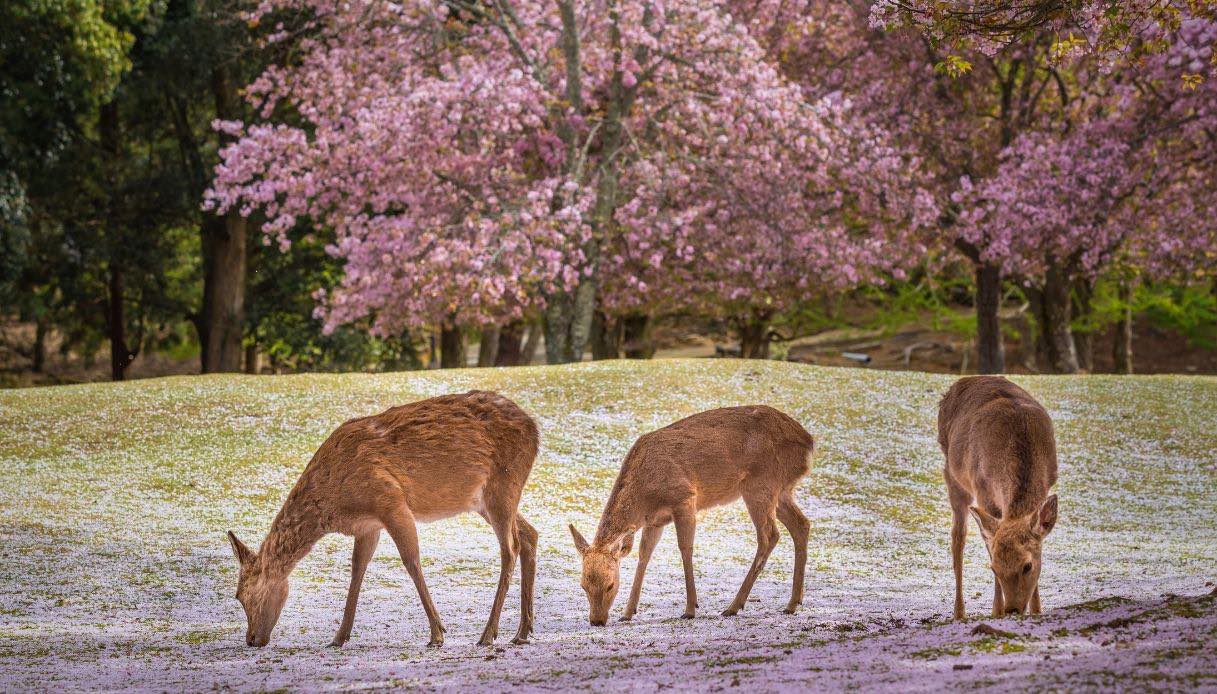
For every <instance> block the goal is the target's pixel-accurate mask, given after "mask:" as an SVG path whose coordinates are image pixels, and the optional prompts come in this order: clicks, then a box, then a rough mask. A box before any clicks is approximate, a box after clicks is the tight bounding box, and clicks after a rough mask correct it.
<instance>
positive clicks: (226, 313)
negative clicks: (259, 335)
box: [199, 66, 247, 373]
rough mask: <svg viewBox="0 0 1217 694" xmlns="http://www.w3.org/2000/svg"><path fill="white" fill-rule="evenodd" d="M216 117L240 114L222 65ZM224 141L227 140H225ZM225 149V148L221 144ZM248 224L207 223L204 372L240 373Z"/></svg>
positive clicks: (215, 78) (235, 220)
mask: <svg viewBox="0 0 1217 694" xmlns="http://www.w3.org/2000/svg"><path fill="white" fill-rule="evenodd" d="M211 88H212V95H213V97H214V98H215V107H216V117H217V118H220V119H222V120H231V119H233V118H236V117H237V116H238V115H239V110H240V102H239V100H238V95H237V90H236V87H235V86H234V84H233V82H232V79H231V77H230V76H229V74H228V71H227V69H226V68H224V67H223V66H220V67H217V68H216V69H215V71H214V72H213V73H212V80H211ZM221 139H222V140H223V139H224V138H221ZM221 144H224V143H223V142H221ZM246 227H247V223H246V220H245V218H244V217H242V216H241V215H240V213H239V211H238V210H232V211H230V212H229V213H228V214H226V215H224V216H223V217H221V218H217V217H214V216H211V215H208V217H207V219H206V220H205V222H204V223H203V226H202V233H203V308H202V311H201V312H200V313H201V315H200V321H199V324H200V330H199V341H200V342H201V343H202V345H201V347H202V350H201V353H200V360H201V362H202V363H201V366H202V371H203V373H213V372H220V371H240V370H241V352H242V350H241V338H242V337H243V336H244V331H245V236H246V231H247V229H246Z"/></svg>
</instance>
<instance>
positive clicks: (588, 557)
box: [570, 405, 814, 625]
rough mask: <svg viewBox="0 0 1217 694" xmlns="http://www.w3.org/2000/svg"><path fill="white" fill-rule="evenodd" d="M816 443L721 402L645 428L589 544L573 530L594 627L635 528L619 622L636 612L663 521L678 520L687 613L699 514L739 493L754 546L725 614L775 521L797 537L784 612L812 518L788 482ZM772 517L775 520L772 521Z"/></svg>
mask: <svg viewBox="0 0 1217 694" xmlns="http://www.w3.org/2000/svg"><path fill="white" fill-rule="evenodd" d="M813 446H814V443H813V441H812V438H811V435H810V434H808V433H807V431H806V430H805V429H803V427H802V426H800V425H799V423H798V422H796V421H794V420H793V419H791V418H790V417H788V416H787V415H785V414H783V413H781V412H779V411H777V410H775V409H773V408H772V407H766V406H764V405H759V406H750V407H727V408H722V409H717V410H710V411H708V412H702V413H700V414H695V415H693V416H691V417H687V418H685V419H682V420H680V421H679V422H676V423H674V424H671V425H669V426H666V427H664V428H663V429H659V430H657V431H653V432H651V433H649V434H645V435H643V436H642V437H640V438H639V439H638V441H637V442H636V443H635V444H634V447H633V448H632V449H630V452H629V454H628V455H627V456H626V458H625V462H623V463H622V465H621V472H620V473H619V474H618V476H617V481H616V483H615V484H614V485H613V491H612V492H611V493H610V495H609V499H608V503H607V504H606V505H605V507H604V514H603V515H602V516H601V519H600V526H599V528H598V529H597V530H596V536H595V539H594V540H593V541H592V542H591V543H588V542H587V541H586V540H584V539H583V536H582V535H580V534H579V532H578V531H577V530H575V528H574V526H573V525H572V526H571V528H570V529H571V534H572V535H573V536H574V538H575V546H576V548H577V549H578V550H579V553H580V554H581V555H582V557H583V577H582V585H583V589H584V590H585V591H586V592H587V595H588V602H589V603H590V606H591V614H590V620H591V622H592V624H597V625H602V624H604V623H605V621H607V619H608V612H609V609H610V608H611V607H612V603H613V600H614V598H616V595H617V588H618V583H619V580H618V579H619V578H620V573H621V557H623V556H625V555H626V554H628V553H629V551H630V549H631V547H632V546H633V540H634V533H635V532H636V531H637V530H639V529H640V528H641V529H642V544H641V547H640V549H639V554H638V568H637V570H636V573H635V575H634V584H633V586H632V587H631V590H630V601H629V605H628V606H627V607H626V611H625V615H624V616H623V617H622V619H623V620H628V619H630V618H631V617H633V616H634V613H635V612H636V611H637V609H638V599H639V595H640V593H641V590H642V578H643V575H644V574H645V572H646V566H647V562H648V561H650V558H651V552H652V551H653V550H654V549H655V544H656V543H657V542H659V538H660V535H661V534H662V533H663V526H665V525H667V524H668V523H673V524H674V525H675V526H676V539H677V543H678V544H679V546H680V553H681V558H682V559H683V562H684V569H685V612H684V615H683V616H684V617H686V618H691V617H693V616H694V613H695V610H696V608H697V591H696V588H695V587H694V584H693V535H694V530H695V528H696V523H697V521H696V518H697V512H698V511H702V510H705V509H708V508H711V507H713V506H720V505H722V504H728V503H731V502H732V501H735V500H736V499H738V498H740V497H741V496H742V497H743V499H744V503H745V504H746V505H747V506H748V513H749V515H751V517H752V522H753V523H754V524H755V525H756V533H757V550H756V556H755V558H754V559H753V561H752V566H751V568H750V569H749V570H748V574H747V576H746V577H745V578H744V583H743V585H742V586H741V587H740V589H739V593H738V594H737V595H736V596H735V600H733V601H732V603H731V606H730V607H728V608H727V610H726V611H725V612H724V613H723V614H724V615H728V616H729V615H734V614H735V613H736V612H738V611H739V610H740V608H742V607H743V606H744V601H745V600H747V598H748V593H749V592H750V591H751V590H752V584H753V583H754V582H755V581H756V577H757V575H758V574H759V573H760V571H761V569H762V568H763V567H764V566H765V561H766V560H767V559H768V558H769V553H770V552H771V551H773V547H774V545H776V544H777V541H778V531H777V524H776V520H779V519H780V520H781V522H782V523H783V524H784V525H785V526H786V528H787V530H789V531H790V534H791V537H792V538H793V539H794V545H795V571H794V587H793V590H792V593H791V596H790V603H789V604H788V605H787V606H786V611H787V612H794V611H795V609H796V608H797V607H798V606H799V604H801V603H802V601H803V574H804V572H805V567H806V563H807V536H808V530H809V528H810V523H809V522H808V521H807V518H806V517H804V516H803V513H802V512H801V511H800V510H799V507H798V506H797V505H796V504H795V501H794V488H795V486H796V485H797V484H798V482H799V480H800V479H802V477H803V476H804V475H806V474H807V471H808V469H809V467H810V460H811V453H812V449H813ZM775 516H776V518H775Z"/></svg>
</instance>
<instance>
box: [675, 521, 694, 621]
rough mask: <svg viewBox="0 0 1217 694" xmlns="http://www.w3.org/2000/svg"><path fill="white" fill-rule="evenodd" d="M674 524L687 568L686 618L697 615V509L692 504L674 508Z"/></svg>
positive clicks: (681, 556) (684, 616) (677, 541)
mask: <svg viewBox="0 0 1217 694" xmlns="http://www.w3.org/2000/svg"><path fill="white" fill-rule="evenodd" d="M672 524H673V525H675V526H676V544H677V545H678V546H679V547H680V560H681V563H682V564H684V568H685V611H684V614H682V615H680V616H681V617H683V618H684V619H693V617H694V616H696V615H697V586H696V585H695V583H694V581H693V536H694V535H695V534H696V533H697V511H696V508H695V507H694V506H693V505H692V504H686V505H684V506H678V507H676V508H674V509H672Z"/></svg>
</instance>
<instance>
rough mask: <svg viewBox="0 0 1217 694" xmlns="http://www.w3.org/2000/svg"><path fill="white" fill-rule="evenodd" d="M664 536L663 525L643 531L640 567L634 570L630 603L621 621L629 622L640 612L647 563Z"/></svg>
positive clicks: (647, 527) (639, 548)
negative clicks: (639, 603)
mask: <svg viewBox="0 0 1217 694" xmlns="http://www.w3.org/2000/svg"><path fill="white" fill-rule="evenodd" d="M662 535H663V526H662V525H648V526H646V527H644V528H643V529H642V543H641V544H640V545H639V547H638V567H637V568H636V569H634V585H632V586H630V602H629V604H628V605H626V606H625V614H623V615H621V621H623V622H628V621H630V619H632V618H633V617H634V614H635V613H636V612H638V599H639V598H640V597H641V596H642V577H643V576H644V575H645V574H646V572H647V563H649V562H650V561H651V552H654V551H655V545H657V544H659V538H660V536H662Z"/></svg>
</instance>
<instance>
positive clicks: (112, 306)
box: [106, 261, 136, 381]
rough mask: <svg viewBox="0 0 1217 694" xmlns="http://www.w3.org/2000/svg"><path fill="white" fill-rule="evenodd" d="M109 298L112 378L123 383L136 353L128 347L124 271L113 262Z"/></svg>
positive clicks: (108, 322) (107, 324) (107, 323)
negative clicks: (124, 304)
mask: <svg viewBox="0 0 1217 694" xmlns="http://www.w3.org/2000/svg"><path fill="white" fill-rule="evenodd" d="M109 275H110V276H109V282H108V288H109V298H108V302H107V303H108V305H107V307H106V309H107V314H106V332H108V333H109V334H110V378H111V379H113V380H115V381H123V380H126V378H127V369H128V368H129V367H130V366H131V362H133V361H135V356H136V353H135V352H133V351H131V349H130V348H129V347H127V317H126V313H125V311H124V310H123V309H124V307H123V301H124V298H125V297H124V294H123V270H122V267H121V266H119V265H118V264H117V263H115V262H113V261H111V263H110V269H109Z"/></svg>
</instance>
